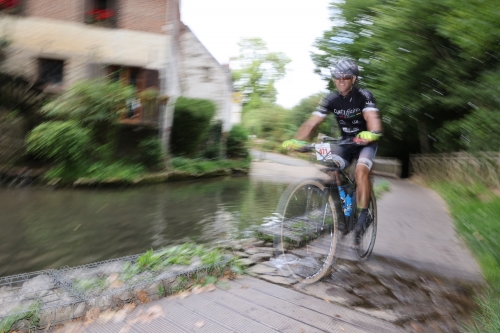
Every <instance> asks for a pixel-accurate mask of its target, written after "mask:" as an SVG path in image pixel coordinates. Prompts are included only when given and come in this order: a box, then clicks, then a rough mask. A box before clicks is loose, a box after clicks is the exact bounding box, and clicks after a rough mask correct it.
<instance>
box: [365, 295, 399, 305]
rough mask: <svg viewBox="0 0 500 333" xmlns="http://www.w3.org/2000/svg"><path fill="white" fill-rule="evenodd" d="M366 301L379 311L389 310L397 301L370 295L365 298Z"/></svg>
mask: <svg viewBox="0 0 500 333" xmlns="http://www.w3.org/2000/svg"><path fill="white" fill-rule="evenodd" d="M365 299H366V301H367V302H368V303H370V304H372V305H373V306H375V307H377V308H381V309H387V308H391V307H392V306H394V305H396V304H398V301H397V300H396V299H394V298H392V297H389V296H387V295H377V294H372V295H368V296H366V297H365Z"/></svg>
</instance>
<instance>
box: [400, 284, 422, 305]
mask: <svg viewBox="0 0 500 333" xmlns="http://www.w3.org/2000/svg"><path fill="white" fill-rule="evenodd" d="M392 293H393V294H394V296H396V298H397V299H398V300H399V301H401V302H403V303H411V304H414V303H430V299H429V297H427V295H426V294H425V293H424V292H423V291H421V290H418V289H410V288H408V287H407V288H406V289H400V290H392Z"/></svg>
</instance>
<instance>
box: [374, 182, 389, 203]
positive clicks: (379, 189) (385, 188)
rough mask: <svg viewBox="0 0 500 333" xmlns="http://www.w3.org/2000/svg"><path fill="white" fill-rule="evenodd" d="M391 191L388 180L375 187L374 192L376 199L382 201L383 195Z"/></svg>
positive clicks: (378, 183) (377, 183) (376, 184)
mask: <svg viewBox="0 0 500 333" xmlns="http://www.w3.org/2000/svg"><path fill="white" fill-rule="evenodd" d="M390 190H391V183H390V182H388V181H387V180H385V179H384V180H381V181H379V182H376V183H375V184H374V185H373V192H374V193H375V198H377V199H380V198H381V197H382V194H384V193H385V192H389V191H390Z"/></svg>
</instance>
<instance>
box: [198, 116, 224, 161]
mask: <svg viewBox="0 0 500 333" xmlns="http://www.w3.org/2000/svg"><path fill="white" fill-rule="evenodd" d="M221 139H222V121H220V120H218V121H216V122H214V123H213V124H212V125H210V129H209V130H208V135H207V140H206V142H205V143H204V144H203V150H202V152H201V154H200V156H201V157H202V158H207V159H211V160H213V159H219V158H220V152H221V145H220V142H221Z"/></svg>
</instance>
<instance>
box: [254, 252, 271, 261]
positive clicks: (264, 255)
mask: <svg viewBox="0 0 500 333" xmlns="http://www.w3.org/2000/svg"><path fill="white" fill-rule="evenodd" d="M271 257H272V255H270V254H269V253H256V254H252V255H251V256H250V257H248V259H250V260H253V261H255V262H261V261H265V260H269V259H270V258H271Z"/></svg>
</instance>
